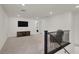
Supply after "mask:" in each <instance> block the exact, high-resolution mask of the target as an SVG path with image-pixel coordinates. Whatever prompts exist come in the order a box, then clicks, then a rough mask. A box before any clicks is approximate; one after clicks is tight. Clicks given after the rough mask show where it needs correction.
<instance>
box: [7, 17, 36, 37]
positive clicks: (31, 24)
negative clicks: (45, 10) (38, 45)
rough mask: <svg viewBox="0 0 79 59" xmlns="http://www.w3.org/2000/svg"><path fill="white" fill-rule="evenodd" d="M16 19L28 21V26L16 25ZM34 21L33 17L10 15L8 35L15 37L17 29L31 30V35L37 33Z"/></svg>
mask: <svg viewBox="0 0 79 59" xmlns="http://www.w3.org/2000/svg"><path fill="white" fill-rule="evenodd" d="M18 21H28V27H18ZM36 22H37V20H33V19H24V18H15V17H10V18H9V32H8V37H15V36H16V35H17V31H31V35H32V34H37V32H36V29H37V28H36V27H37V24H36Z"/></svg>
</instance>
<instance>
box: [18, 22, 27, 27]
mask: <svg viewBox="0 0 79 59" xmlns="http://www.w3.org/2000/svg"><path fill="white" fill-rule="evenodd" d="M18 27H28V22H27V21H18Z"/></svg>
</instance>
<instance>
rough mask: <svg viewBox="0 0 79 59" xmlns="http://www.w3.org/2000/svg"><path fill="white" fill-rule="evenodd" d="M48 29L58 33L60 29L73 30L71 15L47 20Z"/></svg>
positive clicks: (59, 15)
mask: <svg viewBox="0 0 79 59" xmlns="http://www.w3.org/2000/svg"><path fill="white" fill-rule="evenodd" d="M46 29H47V30H49V31H56V30H58V29H63V30H70V29H71V13H63V14H58V15H54V16H52V17H50V18H48V19H47V20H46Z"/></svg>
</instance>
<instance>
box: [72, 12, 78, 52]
mask: <svg viewBox="0 0 79 59" xmlns="http://www.w3.org/2000/svg"><path fill="white" fill-rule="evenodd" d="M72 17H73V18H72V20H73V22H72V25H73V26H72V29H73V36H72V37H73V43H74V49H75V51H74V52H75V53H79V12H73V13H72Z"/></svg>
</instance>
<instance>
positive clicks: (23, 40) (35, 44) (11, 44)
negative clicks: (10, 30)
mask: <svg viewBox="0 0 79 59" xmlns="http://www.w3.org/2000/svg"><path fill="white" fill-rule="evenodd" d="M0 53H2V54H43V53H44V38H43V35H39V34H37V35H31V36H25V37H10V38H8V39H7V41H6V42H5V44H4V46H3V48H2V50H1V51H0Z"/></svg>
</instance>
